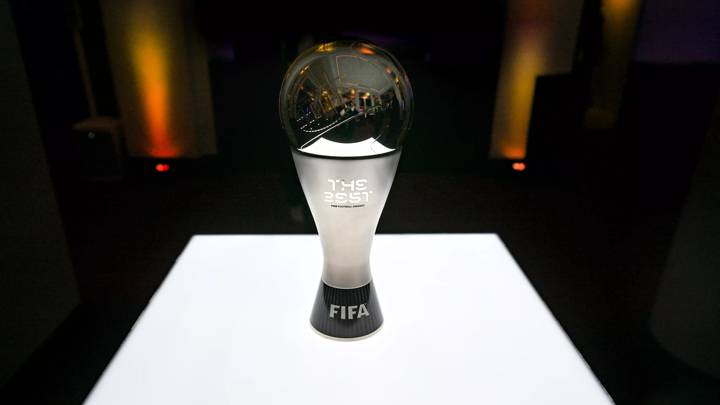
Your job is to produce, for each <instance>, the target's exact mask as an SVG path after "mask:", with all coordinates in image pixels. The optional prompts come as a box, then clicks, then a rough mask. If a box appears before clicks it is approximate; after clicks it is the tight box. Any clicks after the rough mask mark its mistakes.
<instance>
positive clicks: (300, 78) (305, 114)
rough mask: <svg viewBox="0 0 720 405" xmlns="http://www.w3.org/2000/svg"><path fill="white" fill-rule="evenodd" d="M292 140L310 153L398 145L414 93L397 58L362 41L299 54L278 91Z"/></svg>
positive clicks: (362, 152)
mask: <svg viewBox="0 0 720 405" xmlns="http://www.w3.org/2000/svg"><path fill="white" fill-rule="evenodd" d="M279 108H280V117H281V120H282V124H283V127H284V128H285V131H286V132H287V133H288V136H289V138H290V142H291V144H292V145H293V146H294V147H295V148H297V150H299V151H301V152H305V153H309V154H313V155H321V156H335V157H354V156H357V157H361V156H372V155H380V154H385V153H389V152H392V151H394V150H396V149H398V148H400V147H401V146H402V143H403V142H404V138H405V135H406V133H407V130H408V129H409V127H410V124H411V122H412V115H413V95H412V88H411V87H410V82H409V81H408V78H407V75H406V74H405V71H404V70H403V68H402V66H400V63H398V61H397V60H396V59H395V58H394V57H393V56H392V55H391V54H390V53H389V52H387V51H385V50H384V49H382V48H380V47H378V46H376V45H373V44H370V43H368V42H364V41H338V42H330V43H326V44H322V45H318V46H315V47H313V48H311V49H309V50H307V51H305V52H303V53H302V54H300V55H299V56H298V57H297V59H296V60H295V62H293V64H292V65H291V66H290V68H289V69H288V72H287V74H286V75H285V80H284V81H283V84H282V88H281V90H280V100H279Z"/></svg>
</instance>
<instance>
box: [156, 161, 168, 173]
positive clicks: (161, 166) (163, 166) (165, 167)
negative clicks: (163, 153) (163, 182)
mask: <svg viewBox="0 0 720 405" xmlns="http://www.w3.org/2000/svg"><path fill="white" fill-rule="evenodd" d="M169 170H170V165H169V164H167V163H158V164H156V165H155V171H156V172H158V173H165V172H167V171H169Z"/></svg>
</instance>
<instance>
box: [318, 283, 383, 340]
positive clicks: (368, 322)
mask: <svg viewBox="0 0 720 405" xmlns="http://www.w3.org/2000/svg"><path fill="white" fill-rule="evenodd" d="M382 323H383V316H382V312H381V311H380V305H379V304H378V300H377V295H376V294H375V287H373V283H372V281H371V282H369V283H367V284H365V285H364V286H362V287H358V288H349V289H343V288H335V287H330V286H329V285H327V284H325V283H324V282H322V281H321V282H320V288H319V289H318V293H317V296H316V297H315V305H314V306H313V311H312V315H311V316H310V324H311V325H312V327H313V328H315V330H316V331H318V332H320V334H322V335H325V336H327V337H330V338H335V339H358V338H362V337H365V336H368V335H371V334H373V333H374V332H376V331H377V330H378V329H379V328H380V326H382Z"/></svg>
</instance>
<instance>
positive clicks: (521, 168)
mask: <svg viewBox="0 0 720 405" xmlns="http://www.w3.org/2000/svg"><path fill="white" fill-rule="evenodd" d="M512 168H513V170H515V171H516V172H522V171H525V163H523V162H513V164H512Z"/></svg>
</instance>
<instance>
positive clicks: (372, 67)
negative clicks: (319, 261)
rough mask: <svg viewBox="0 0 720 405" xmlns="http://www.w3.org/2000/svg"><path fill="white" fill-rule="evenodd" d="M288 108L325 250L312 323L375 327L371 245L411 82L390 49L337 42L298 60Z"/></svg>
mask: <svg viewBox="0 0 720 405" xmlns="http://www.w3.org/2000/svg"><path fill="white" fill-rule="evenodd" d="M279 108H280V117H281V120H282V125H283V127H284V129H285V131H286V132H287V134H288V137H289V140H290V143H291V148H290V149H291V151H292V156H293V160H294V162H295V168H296V169H297V173H298V177H299V178H300V184H301V185H302V189H303V192H304V193H305V198H306V199H307V202H308V205H309V207H310V211H311V212H312V215H313V218H314V219H315V225H316V226H317V230H318V234H319V235H320V241H321V244H322V251H323V257H324V263H323V269H322V278H321V282H320V287H319V289H318V292H317V296H316V298H315V304H314V307H313V310H312V314H311V317H310V324H311V325H312V326H313V328H314V329H315V330H316V331H317V332H319V333H320V334H322V335H324V336H327V337H331V338H337V339H357V338H362V337H366V336H369V335H371V334H373V333H374V332H376V331H377V330H378V329H379V328H380V326H382V323H383V316H382V312H381V310H380V305H379V303H378V298H377V295H376V293H375V287H374V286H373V282H372V275H371V272H370V248H371V245H372V240H373V236H374V235H375V229H376V228H377V224H378V221H379V219H380V213H381V212H382V209H383V207H384V205H385V201H386V200H387V196H388V193H389V192H390V187H391V186H392V182H393V178H394V177H395V171H396V169H397V165H398V161H399V160H400V153H401V150H402V144H403V142H404V140H405V136H406V134H407V131H408V128H409V127H410V124H411V122H412V116H413V95H412V88H411V87H410V82H409V81H408V78H407V75H406V74H405V71H404V70H403V68H402V66H400V64H399V63H398V61H397V60H396V59H395V58H394V57H393V56H392V55H391V54H390V53H389V52H387V51H386V50H384V49H382V48H380V47H378V46H376V45H374V44H371V43H368V42H364V41H337V42H330V43H325V44H322V45H318V46H315V47H313V48H311V49H309V50H307V51H305V52H303V53H302V54H300V55H299V56H298V57H297V59H296V60H295V61H294V62H293V64H292V65H291V66H290V68H289V69H288V71H287V73H286V75H285V79H284V81H283V84H282V88H281V90H280V100H279Z"/></svg>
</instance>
